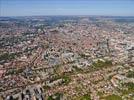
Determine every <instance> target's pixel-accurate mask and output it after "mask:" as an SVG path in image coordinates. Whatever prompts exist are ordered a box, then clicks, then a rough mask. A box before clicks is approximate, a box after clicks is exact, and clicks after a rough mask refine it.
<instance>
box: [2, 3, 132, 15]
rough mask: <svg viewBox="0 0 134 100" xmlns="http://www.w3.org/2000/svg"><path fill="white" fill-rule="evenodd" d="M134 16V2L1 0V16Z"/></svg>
mask: <svg viewBox="0 0 134 100" xmlns="http://www.w3.org/2000/svg"><path fill="white" fill-rule="evenodd" d="M32 15H112V16H134V0H0V16H32Z"/></svg>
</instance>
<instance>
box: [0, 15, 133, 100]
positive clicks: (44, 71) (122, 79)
mask: <svg viewBox="0 0 134 100" xmlns="http://www.w3.org/2000/svg"><path fill="white" fill-rule="evenodd" d="M107 98H113V99H107ZM133 99H134V17H112V16H111V17H108V16H31V17H0V100H133Z"/></svg>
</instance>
